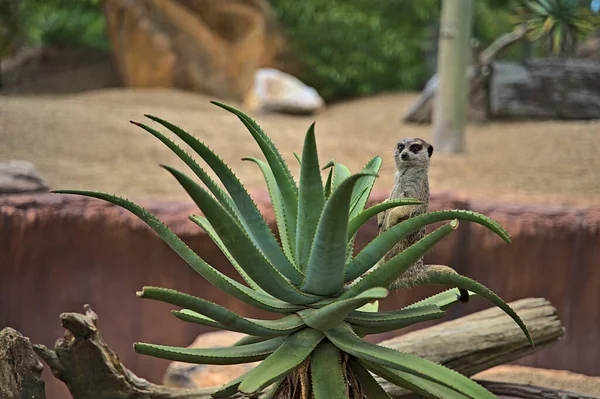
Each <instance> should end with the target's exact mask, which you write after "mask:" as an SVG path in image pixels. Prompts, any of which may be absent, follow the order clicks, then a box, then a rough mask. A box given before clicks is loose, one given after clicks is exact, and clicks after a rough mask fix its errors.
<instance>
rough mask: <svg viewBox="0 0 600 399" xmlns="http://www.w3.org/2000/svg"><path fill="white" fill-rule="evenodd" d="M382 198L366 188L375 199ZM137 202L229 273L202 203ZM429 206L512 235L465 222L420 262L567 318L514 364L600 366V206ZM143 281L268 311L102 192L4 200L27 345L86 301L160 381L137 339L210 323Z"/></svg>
mask: <svg viewBox="0 0 600 399" xmlns="http://www.w3.org/2000/svg"><path fill="white" fill-rule="evenodd" d="M384 197H385V195H384V194H378V193H375V194H374V195H373V199H374V200H375V201H380V200H382V199H383V198H384ZM256 199H257V202H258V203H259V206H261V208H262V209H268V207H267V202H266V198H265V196H264V194H261V195H258V196H257V198H256ZM142 205H145V206H146V208H147V209H149V210H150V211H151V212H153V213H155V214H156V215H157V216H159V218H160V219H162V220H163V221H165V222H166V224H167V225H169V226H170V227H172V228H173V229H174V230H175V231H176V232H177V233H178V234H180V236H181V237H182V238H183V239H184V240H185V241H186V242H187V243H188V244H189V245H190V246H191V247H192V248H193V249H194V250H196V251H197V252H199V253H200V254H201V255H202V256H203V258H204V259H205V260H206V261H207V262H209V263H211V264H213V265H215V266H217V267H218V268H219V269H220V270H222V271H223V272H225V273H226V274H228V275H230V276H233V275H234V274H233V273H232V268H231V267H229V266H228V265H227V263H226V262H225V261H224V257H223V256H222V255H220V254H219V253H218V251H217V250H216V248H215V246H214V245H213V244H212V242H210V240H209V239H208V238H207V237H206V236H205V235H204V234H202V233H201V231H200V229H199V228H197V227H196V226H195V225H194V224H192V223H191V222H189V221H188V220H187V216H188V215H189V214H192V213H195V212H197V211H196V209H195V208H194V207H193V206H191V205H188V204H168V203H145V204H142ZM431 208H432V209H449V208H460V209H473V210H476V211H479V212H482V213H484V214H486V215H488V216H490V217H492V218H494V219H496V220H497V221H499V222H500V223H501V224H503V225H504V226H505V227H506V228H507V229H508V230H509V232H510V233H511V234H512V235H513V243H512V244H510V245H507V244H505V243H504V242H503V241H502V240H500V239H499V238H498V237H496V236H494V235H493V234H492V233H490V232H488V231H486V230H484V229H483V228H481V227H480V226H477V225H474V224H470V223H466V222H465V223H462V224H461V226H460V228H459V230H458V231H457V232H456V233H454V234H453V235H451V236H450V237H449V238H447V239H446V240H445V241H443V242H442V243H440V245H439V246H438V247H437V248H436V250H435V251H434V252H433V253H432V254H431V255H429V256H428V258H427V261H429V262H431V263H443V264H448V265H451V266H453V267H454V268H456V269H457V270H458V271H459V272H461V273H463V274H466V275H468V276H470V277H472V278H475V279H476V280H478V281H480V282H481V283H483V284H485V285H487V286H488V287H490V288H491V289H493V290H494V291H496V292H497V293H498V294H499V295H500V296H502V297H503V298H504V299H505V300H507V301H512V300H515V299H518V298H522V297H531V296H541V297H545V298H548V299H549V300H550V301H551V302H552V303H553V304H554V305H555V306H556V307H557V308H558V310H559V316H560V317H561V319H562V321H563V323H564V324H565V325H566V327H567V332H566V336H565V339H564V340H563V342H561V343H559V344H557V345H556V346H554V347H552V348H550V349H547V350H545V351H543V352H541V353H539V354H537V355H535V356H532V357H530V358H528V359H524V360H523V361H522V362H521V364H527V365H534V366H542V367H549V368H561V369H569V370H572V371H576V372H581V373H585V374H589V375H600V363H599V362H598V361H597V358H598V355H599V353H600V350H599V345H598V344H597V342H596V340H597V337H598V336H600V322H598V320H600V300H599V298H598V293H597V291H598V287H600V269H599V268H598V267H597V266H598V259H600V209H576V210H570V209H566V208H548V207H521V206H512V205H506V204H490V203H481V202H470V203H469V202H468V201H466V200H461V199H459V198H455V197H452V196H450V195H444V194H438V195H434V196H433V199H432V203H431ZM269 219H270V220H272V218H271V217H270V216H269ZM375 232H376V226H375V222H374V221H371V222H370V223H369V224H368V225H367V226H366V227H365V228H364V229H363V230H362V231H361V235H360V236H359V240H358V247H361V246H362V245H364V243H366V242H368V241H369V240H370V239H371V238H372V237H373V236H374V234H375ZM143 285H157V286H164V287H169V288H174V289H178V290H181V291H184V292H188V293H191V294H195V295H200V296H203V297H205V298H207V299H209V300H212V301H217V302H219V303H220V304H224V305H226V306H228V307H231V308H233V309H234V310H236V311H237V312H240V313H242V314H244V315H247V316H253V317H257V316H264V314H262V313H261V312H259V311H256V310H254V309H252V308H250V307H248V306H245V305H244V304H241V303H240V302H238V301H236V300H234V299H231V298H229V297H227V296H225V295H223V294H220V293H219V292H218V291H217V290H215V289H214V288H213V287H212V286H211V285H209V284H207V283H205V282H204V281H203V279H202V278H201V277H200V276H199V275H197V274H196V273H195V272H194V271H193V270H192V269H191V268H190V267H188V266H187V265H186V264H185V263H184V262H183V261H181V260H180V259H179V258H178V257H177V256H176V255H174V254H173V253H172V251H171V250H170V249H169V248H168V247H167V246H166V245H165V244H164V243H162V241H160V239H158V238H157V236H156V235H155V234H154V233H153V232H152V231H150V230H149V229H147V228H146V227H145V226H144V225H143V224H142V223H141V222H139V221H138V220H137V219H136V218H135V217H134V216H132V215H131V214H129V213H128V212H127V211H124V210H121V209H119V208H116V207H113V206H109V205H107V204H106V203H104V202H101V201H97V200H88V199H84V198H79V197H65V196H57V195H52V194H42V195H37V196H33V197H27V196H23V197H20V196H12V197H4V198H1V199H0V328H3V327H5V326H11V327H14V328H16V329H18V330H19V331H21V332H22V333H24V334H25V335H27V336H29V337H30V338H31V340H32V342H34V343H42V344H45V345H53V344H54V341H55V340H56V338H58V337H60V336H62V334H63V330H62V328H61V326H60V323H59V319H58V315H59V314H60V313H61V312H65V311H81V310H82V306H83V304H85V303H89V304H91V306H92V307H93V309H94V310H95V311H96V312H97V313H98V314H99V316H100V321H99V327H100V329H101V331H102V333H103V336H104V338H105V340H106V341H107V342H108V344H109V345H110V346H111V347H112V348H113V349H115V350H116V351H117V352H118V353H119V356H120V357H121V359H123V361H124V363H125V364H126V365H127V366H128V367H130V368H131V369H132V370H133V371H134V372H136V373H138V374H139V375H141V376H143V377H146V378H148V379H150V380H152V381H155V382H159V381H160V378H161V376H162V373H163V371H164V369H165V367H166V364H167V362H166V361H161V360H158V359H153V358H148V357H143V356H139V355H136V354H135V353H133V350H132V348H131V345H132V343H133V342H134V341H144V342H155V343H161V344H167V345H181V346H184V345H188V344H189V343H191V341H192V340H193V339H194V338H195V337H196V336H197V335H198V334H199V333H201V332H203V331H206V329H204V328H202V327H199V326H194V325H191V324H187V323H184V322H181V321H178V320H177V319H175V318H174V317H172V316H171V315H170V313H169V310H170V309H171V306H168V305H164V304H160V303H155V302H150V301H145V300H141V299H138V298H136V297H135V291H136V290H138V289H139V288H140V287H142V286H143ZM433 291H434V290H432V289H419V290H413V291H411V292H410V293H408V294H407V293H394V294H393V295H392V296H391V298H389V299H388V300H386V302H385V303H384V304H383V307H384V308H386V309H389V308H393V307H398V306H401V305H404V304H407V303H408V302H409V301H414V300H417V299H419V298H421V297H422V296H423V295H424V294H425V293H430V292H433ZM488 306H489V305H488V304H487V303H485V302H483V301H481V300H478V301H474V302H472V303H470V304H468V305H466V306H463V307H460V308H459V309H458V310H454V311H452V313H451V317H456V316H458V315H460V314H464V313H470V312H473V311H475V310H479V309H482V308H485V307H488ZM419 327H422V326H419ZM388 336H389V335H388ZM381 338H383V336H380V337H376V339H381ZM47 381H48V384H47V387H48V395H49V397H52V398H54V397H56V398H60V397H63V394H64V393H65V391H64V389H63V388H62V387H61V384H60V383H58V382H57V381H55V380H53V379H52V378H47Z"/></svg>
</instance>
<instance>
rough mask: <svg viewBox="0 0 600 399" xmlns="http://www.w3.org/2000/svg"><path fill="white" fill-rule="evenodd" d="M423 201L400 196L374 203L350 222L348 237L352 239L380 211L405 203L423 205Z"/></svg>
mask: <svg viewBox="0 0 600 399" xmlns="http://www.w3.org/2000/svg"><path fill="white" fill-rule="evenodd" d="M421 204H423V202H421V201H418V200H416V199H412V198H399V199H394V200H389V201H385V202H382V203H381V204H377V205H373V206H372V207H370V208H367V209H365V210H364V211H362V212H360V213H358V214H357V215H356V216H354V217H353V218H352V219H351V220H350V222H349V223H348V239H351V238H352V237H353V236H354V235H355V234H356V232H357V231H358V229H360V228H361V227H362V225H364V224H365V223H366V222H367V221H368V220H369V219H371V218H372V217H375V216H377V214H378V213H381V212H384V211H386V210H388V209H392V208H395V207H398V206H404V205H421Z"/></svg>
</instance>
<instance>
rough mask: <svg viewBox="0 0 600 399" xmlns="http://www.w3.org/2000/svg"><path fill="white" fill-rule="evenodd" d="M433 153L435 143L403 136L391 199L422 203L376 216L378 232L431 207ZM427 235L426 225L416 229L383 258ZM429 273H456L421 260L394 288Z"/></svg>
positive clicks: (462, 295) (396, 157)
mask: <svg viewBox="0 0 600 399" xmlns="http://www.w3.org/2000/svg"><path fill="white" fill-rule="evenodd" d="M432 155H433V146H432V145H431V144H429V143H427V142H426V141H425V140H422V139H420V138H404V139H402V140H400V141H399V142H398V143H397V144H396V149H395V151H394V161H395V163H396V180H395V183H394V188H393V189H392V192H391V194H390V197H389V199H390V200H392V199H398V198H414V199H417V200H419V201H421V202H423V204H420V205H404V206H399V207H396V208H392V209H389V210H387V211H385V212H382V213H380V214H379V215H378V217H377V222H378V226H379V234H381V233H383V232H384V231H386V230H387V229H389V228H390V227H392V226H395V225H396V224H398V223H400V222H402V221H404V220H407V219H409V218H411V217H414V216H418V215H422V214H424V213H426V212H427V211H428V209H429V176H428V172H429V161H430V159H431V156H432ZM423 237H425V228H422V229H419V230H418V231H414V232H412V233H410V234H408V235H407V236H406V237H404V238H403V239H402V240H401V241H400V242H398V243H397V244H396V245H395V246H394V247H393V248H392V249H391V250H390V251H389V252H388V253H387V254H386V255H385V256H384V258H383V259H382V260H381V262H387V261H388V260H390V259H392V258H393V257H394V256H396V255H397V254H399V253H400V252H402V251H404V250H405V249H406V248H408V247H410V246H411V245H413V244H414V243H416V242H417V241H419V240H420V239H422V238H423ZM429 272H442V273H454V274H456V271H455V270H454V269H452V268H451V267H448V266H442V265H425V264H424V263H423V259H419V260H418V261H417V262H415V264H414V265H413V266H411V267H410V268H409V269H408V270H407V271H406V272H405V273H404V274H403V275H402V276H401V277H400V278H399V279H398V280H396V282H394V284H392V287H391V288H392V289H398V288H410V287H414V286H415V285H418V284H419V283H420V282H423V281H425V280H426V279H427V274H428V273H429ZM468 299H469V294H468V292H467V291H466V290H463V289H460V300H461V301H463V302H466V301H468Z"/></svg>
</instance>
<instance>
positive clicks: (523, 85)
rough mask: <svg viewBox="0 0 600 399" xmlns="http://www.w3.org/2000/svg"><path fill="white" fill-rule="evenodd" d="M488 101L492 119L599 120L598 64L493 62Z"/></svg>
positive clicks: (586, 61)
mask: <svg viewBox="0 0 600 399" xmlns="http://www.w3.org/2000/svg"><path fill="white" fill-rule="evenodd" d="M488 98H489V116H490V118H493V119H507V118H509V119H524V118H527V119H565V120H567V119H579V120H582V119H598V118H600V63H599V62H597V61H591V60H580V59H543V60H532V61H527V62H524V63H522V64H515V63H508V62H494V63H493V64H492V71H491V77H490V79H489V88H488Z"/></svg>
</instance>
